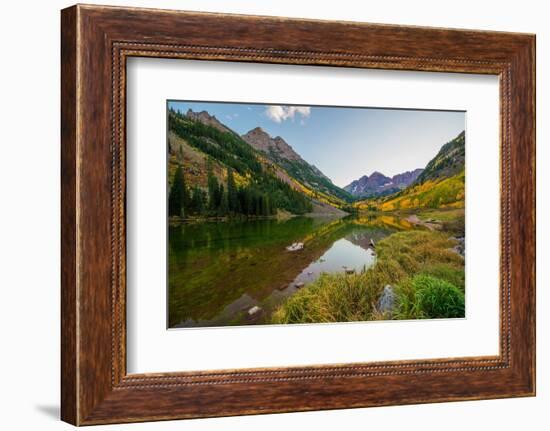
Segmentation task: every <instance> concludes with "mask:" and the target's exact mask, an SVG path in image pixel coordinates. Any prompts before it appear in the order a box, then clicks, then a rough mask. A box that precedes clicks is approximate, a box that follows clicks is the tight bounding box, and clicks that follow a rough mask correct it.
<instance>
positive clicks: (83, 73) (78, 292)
mask: <svg viewBox="0 0 550 431" xmlns="http://www.w3.org/2000/svg"><path fill="white" fill-rule="evenodd" d="M205 28H207V29H208V31H207V32H206V31H204V29H205ZM534 49H535V38H534V36H533V35H525V34H512V33H498V32H480V31H465V30H448V29H433V28H422V27H402V26H389V25H374V24H361V23H350V22H330V21H312V20H295V19H284V18H273V17H251V16H240V15H219V14H204V13H189V12H176V11H162V10H146V9H131V8H117V7H100V6H74V7H72V8H69V9H65V10H64V11H62V87H63V90H62V103H61V105H62V340H63V341H62V418H63V420H65V421H67V422H70V423H73V424H76V425H86V424H98V423H111V422H135V421H144V420H161V419H175V418H189V417H207V416H222V415H238V414H253V413H272V412H286V411H306V410H317V409H334V408H351V407H365V406H378V405H390V404H411V403H421V402H441V401H448V400H467V399H480V398H501V397H509V396H528V395H533V394H534V391H535V378H534V376H535V290H534V289H535V179H534V178H535V172H534V169H535V162H534V160H535V142H534V139H535V137H534V121H535V111H534V109H535V108H534V97H535V88H534V83H535V78H534V70H535V67H534V66H535V50H534ZM130 56H148V57H165V58H181V59H198V60H204V61H210V60H217V61H241V62H257V63H260V62H261V63H283V64H300V65H312V66H315V65H330V66H339V67H356V68H378V69H400V70H424V71H445V72H463V73H484V74H495V75H499V77H500V89H501V92H500V93H501V94H500V104H501V157H502V160H501V166H502V171H501V210H502V211H501V213H502V214H501V286H500V288H501V307H500V316H501V328H500V334H501V344H500V346H501V348H500V354H499V356H497V357H484V358H474V357H469V358H442V359H439V360H437V359H434V360H425V361H405V362H382V363H365V364H338V365H327V366H310V367H294V368H268V369H248V370H225V371H216V372H214V371H208V370H205V371H203V372H186V373H157V374H141V375H127V374H126V366H125V364H126V357H125V355H126V350H125V334H126V329H125V297H126V266H125V265H126V260H125V247H126V242H125V193H126V184H125V181H126V174H125V172H126V171H125V154H126V138H125V129H126V127H125V125H126V123H125V121H126V119H125V117H126V111H125V100H126V69H125V67H126V59H127V58H128V57H130ZM250 394H254V396H250Z"/></svg>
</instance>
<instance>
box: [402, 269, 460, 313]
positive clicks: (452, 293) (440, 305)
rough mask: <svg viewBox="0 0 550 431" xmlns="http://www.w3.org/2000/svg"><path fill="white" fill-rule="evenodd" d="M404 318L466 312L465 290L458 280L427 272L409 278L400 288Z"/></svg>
mask: <svg viewBox="0 0 550 431" xmlns="http://www.w3.org/2000/svg"><path fill="white" fill-rule="evenodd" d="M397 296H398V311H397V315H398V317H399V318H401V319H441V318H453V317H464V316H465V302H464V293H463V292H462V290H460V289H459V288H458V287H456V286H455V285H454V284H451V283H449V282H448V281H445V280H442V279H440V278H436V277H433V276H430V275H426V274H420V275H417V276H415V277H413V278H412V279H408V280H405V281H404V282H402V283H401V285H400V286H399V287H398V289H397Z"/></svg>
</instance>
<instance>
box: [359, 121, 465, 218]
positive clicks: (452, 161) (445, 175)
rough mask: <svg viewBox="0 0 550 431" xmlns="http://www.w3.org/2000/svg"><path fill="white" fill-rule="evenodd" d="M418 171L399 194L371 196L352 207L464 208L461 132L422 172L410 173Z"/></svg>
mask: <svg viewBox="0 0 550 431" xmlns="http://www.w3.org/2000/svg"><path fill="white" fill-rule="evenodd" d="M418 171H421V172H420V173H419V175H417V178H416V179H415V180H413V181H412V183H410V184H409V185H408V186H407V187H405V188H403V189H402V190H400V191H398V192H396V193H393V194H390V195H387V196H372V197H370V198H367V199H365V200H362V201H359V202H357V203H355V204H354V205H355V206H356V207H357V208H358V209H360V210H377V211H395V210H407V209H415V208H464V199H465V178H466V177H465V134H464V132H461V133H460V134H459V135H458V136H457V137H456V138H454V139H453V140H451V141H449V142H447V143H446V144H445V145H443V146H442V147H441V149H440V150H439V151H438V153H437V154H436V155H435V157H434V158H433V159H432V160H430V161H429V162H428V164H427V165H426V167H425V168H424V170H423V171H422V170H418V169H417V170H416V171H413V172H418ZM413 176H414V175H413ZM396 177H399V176H396ZM394 178H395V177H394ZM405 178H406V180H410V179H411V178H412V176H409V175H405ZM396 181H397V180H396Z"/></svg>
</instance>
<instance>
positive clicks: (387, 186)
mask: <svg viewBox="0 0 550 431" xmlns="http://www.w3.org/2000/svg"><path fill="white" fill-rule="evenodd" d="M422 171H423V170H422V169H415V170H414V171H407V172H403V173H402V174H397V175H394V176H393V177H391V178H390V177H387V176H385V175H384V174H382V173H380V172H376V171H375V172H373V173H372V175H371V176H370V177H369V176H367V175H363V176H362V177H361V178H359V179H358V180H355V181H352V182H351V183H350V184H348V185H347V186H346V187H344V190H345V191H347V192H348V193H350V194H351V195H353V196H355V197H373V196H385V195H388V194H391V193H395V192H398V191H399V190H402V189H404V188H406V187H408V186H409V185H411V184H412V183H413V182H414V181H415V180H416V179H417V178H418V176H419V175H420V174H421V173H422Z"/></svg>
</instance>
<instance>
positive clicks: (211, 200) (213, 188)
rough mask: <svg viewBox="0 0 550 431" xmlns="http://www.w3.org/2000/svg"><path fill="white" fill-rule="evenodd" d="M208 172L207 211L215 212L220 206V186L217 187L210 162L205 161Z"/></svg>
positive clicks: (216, 180)
mask: <svg viewBox="0 0 550 431" xmlns="http://www.w3.org/2000/svg"><path fill="white" fill-rule="evenodd" d="M207 171H208V209H209V210H210V211H212V212H216V210H217V209H218V208H219V206H220V204H221V202H220V201H221V196H220V186H219V185H218V179H217V178H216V177H215V176H214V172H213V169H212V160H210V159H208V161H207Z"/></svg>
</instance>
